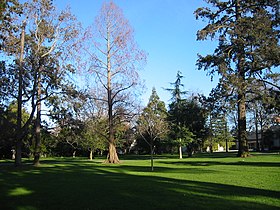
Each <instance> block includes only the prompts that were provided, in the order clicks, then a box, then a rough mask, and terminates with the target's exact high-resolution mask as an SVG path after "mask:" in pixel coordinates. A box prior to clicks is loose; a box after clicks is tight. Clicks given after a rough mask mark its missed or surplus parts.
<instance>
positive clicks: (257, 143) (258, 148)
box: [255, 108, 260, 151]
mask: <svg viewBox="0 0 280 210" xmlns="http://www.w3.org/2000/svg"><path fill="white" fill-rule="evenodd" d="M255 111H256V112H255V130H256V146H257V147H256V149H257V151H260V145H259V130H258V110H257V108H256V110H255Z"/></svg>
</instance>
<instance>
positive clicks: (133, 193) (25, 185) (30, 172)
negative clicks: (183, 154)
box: [0, 153, 280, 210]
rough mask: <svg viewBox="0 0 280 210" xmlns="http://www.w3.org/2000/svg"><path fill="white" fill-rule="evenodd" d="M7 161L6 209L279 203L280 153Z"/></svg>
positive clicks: (1, 176) (3, 174)
mask: <svg viewBox="0 0 280 210" xmlns="http://www.w3.org/2000/svg"><path fill="white" fill-rule="evenodd" d="M121 159H122V163H121V164H119V165H106V164H103V163H102V160H100V159H96V160H93V161H89V160H86V159H79V158H77V159H72V158H56V159H44V160H42V161H41V163H42V165H41V166H40V167H33V166H31V164H30V162H29V161H28V160H26V162H25V165H24V166H22V167H20V168H15V167H14V166H13V165H12V162H9V161H0V209H3V210H5V209H18V210H23V209H30V210H33V209H84V210H88V209H132V210H133V209H141V210H144V209H159V210H161V209H280V155H279V154H274V155H273V154H253V156H252V157H249V158H246V159H242V158H237V157H235V155H234V154H229V155H227V154H223V153H219V154H217V153H216V154H212V155H209V154H200V155H197V156H194V157H193V158H188V159H186V158H185V159H183V160H179V159H177V156H175V155H174V156H157V157H156V159H155V171H154V172H151V171H150V168H149V165H150V161H149V159H148V158H147V157H145V156H128V157H121Z"/></svg>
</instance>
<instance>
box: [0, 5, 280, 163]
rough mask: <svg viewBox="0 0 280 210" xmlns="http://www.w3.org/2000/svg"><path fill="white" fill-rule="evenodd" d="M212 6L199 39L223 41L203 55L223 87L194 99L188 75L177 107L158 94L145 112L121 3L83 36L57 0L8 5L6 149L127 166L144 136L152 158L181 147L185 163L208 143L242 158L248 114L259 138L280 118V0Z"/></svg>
mask: <svg viewBox="0 0 280 210" xmlns="http://www.w3.org/2000/svg"><path fill="white" fill-rule="evenodd" d="M206 2H207V3H208V4H210V5H211V7H209V8H207V7H205V8H198V9H197V10H196V11H195V15H196V18H203V19H206V20H208V24H207V25H206V26H205V27H204V28H203V29H201V30H200V31H198V33H197V39H198V40H205V39H207V38H211V39H214V40H216V42H217V48H216V49H215V51H214V52H213V54H211V55H206V56H202V55H199V57H198V60H197V66H198V69H203V70H206V71H208V73H209V75H210V76H211V77H213V76H214V75H218V76H220V80H219V84H218V85H217V87H216V88H214V89H213V90H212V92H211V94H210V95H209V97H205V96H202V95H199V94H197V95H196V96H194V95H193V96H189V97H186V95H187V92H186V91H184V90H182V88H183V84H182V74H181V73H180V72H178V73H177V76H176V81H175V82H174V83H171V85H172V88H170V89H167V91H169V92H171V95H172V99H171V103H170V104H169V106H168V110H167V109H166V107H165V104H164V103H163V102H162V101H160V99H159V97H158V95H157V93H156V90H155V89H153V91H152V95H151V97H150V100H149V103H148V105H147V106H146V107H145V108H144V109H141V108H140V107H141V106H140V102H139V101H138V100H137V99H138V98H139V97H138V96H139V94H140V93H141V86H142V84H141V80H140V78H139V76H138V70H139V69H141V68H142V67H143V65H144V64H145V62H146V53H145V52H144V51H143V50H141V49H139V48H138V45H137V43H136V42H135V40H134V36H133V29H132V28H131V26H130V25H129V23H128V20H127V19H126V18H125V17H124V15H123V13H122V11H121V9H120V8H118V6H117V5H115V4H114V3H113V2H109V3H104V4H103V6H102V8H101V10H100V13H99V15H97V16H96V19H95V22H94V24H93V25H92V26H90V27H88V28H86V29H83V28H82V26H81V24H80V23H79V22H78V21H77V20H76V18H75V16H74V15H73V14H72V13H71V11H70V9H68V8H67V9H65V10H63V11H59V10H57V8H56V7H55V6H54V4H53V1H52V0H28V1H24V2H22V1H18V0H6V1H1V4H0V7H1V10H0V12H1V14H0V25H1V29H0V30H1V36H0V53H1V58H2V59H1V65H0V69H1V75H0V76H1V77H0V114H1V115H0V125H1V133H2V134H3V135H2V136H1V139H0V151H4V150H5V151H9V150H14V151H15V164H16V165H20V164H21V157H22V153H23V151H22V149H23V148H25V149H26V148H28V149H27V150H26V151H28V153H32V156H33V157H34V164H35V165H38V164H39V159H40V155H42V151H43V150H45V151H46V152H47V151H49V150H51V151H52V152H53V151H56V150H59V148H61V147H65V145H67V148H68V149H69V148H71V149H72V150H73V151H72V153H73V155H74V154H75V151H76V150H84V151H88V152H89V154H90V155H89V156H90V157H91V158H92V156H93V153H94V152H95V151H97V150H98V151H99V152H103V151H106V152H107V154H108V155H107V162H108V163H118V162H119V158H118V153H117V148H121V149H122V151H128V150H130V149H131V144H132V143H133V142H134V139H137V143H138V145H141V139H142V141H143V142H146V143H147V144H146V145H147V146H148V150H149V152H150V153H151V155H153V154H154V153H155V152H160V151H169V152H170V151H172V148H177V149H178V151H179V154H180V157H182V147H183V146H184V147H185V148H186V149H187V152H188V155H191V154H192V153H193V151H194V150H202V149H203V148H204V147H205V145H207V146H209V148H210V150H211V151H212V147H213V145H214V144H215V143H217V142H221V141H222V142H225V144H226V148H227V149H228V147H229V142H230V141H231V140H232V138H233V136H236V137H237V139H238V141H239V144H238V145H239V148H238V149H239V153H238V154H239V156H246V155H247V154H248V148H247V145H246V142H247V141H246V132H247V130H248V129H247V128H248V126H247V125H248V123H249V122H248V121H247V120H246V117H248V116H249V115H250V116H253V118H252V119H253V125H254V130H255V131H256V132H258V129H261V130H263V128H264V126H265V125H266V124H269V123H271V121H270V122H268V121H267V119H271V118H268V117H267V116H272V115H274V116H275V115H279V111H280V108H279V104H280V103H279V100H280V99H279V91H280V87H279V85H278V82H279V77H280V76H279V73H276V72H274V70H275V68H277V67H278V66H279V63H280V47H279V24H280V21H279V17H280V16H279V2H278V1H277V0H269V1H257V0H251V1H245V0H227V1H216V0H215V1H214V0H207V1H206ZM77 72H79V73H80V75H85V76H86V77H87V79H88V81H89V84H88V86H87V87H86V88H85V90H83V89H82V88H81V87H78V86H77V82H76V81H75V79H74V78H77V75H76V73H77ZM46 110H47V111H46ZM246 110H247V111H246ZM45 115H46V116H47V117H48V118H47V119H48V121H49V122H48V124H47V123H44V121H43V120H42V119H46V118H44V117H42V116H45ZM229 119H231V122H230V123H229ZM265 119H266V120H265ZM50 121H52V123H51V124H50ZM229 124H232V125H234V126H233V129H232V131H231V134H230V131H229ZM44 125H46V126H44ZM28 145H29V146H28ZM49 153H51V152H49ZM56 154H59V152H56ZM61 155H62V154H61Z"/></svg>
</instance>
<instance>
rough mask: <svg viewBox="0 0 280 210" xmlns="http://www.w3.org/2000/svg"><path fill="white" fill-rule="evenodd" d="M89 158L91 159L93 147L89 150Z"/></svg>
mask: <svg viewBox="0 0 280 210" xmlns="http://www.w3.org/2000/svg"><path fill="white" fill-rule="evenodd" d="M89 159H90V160H92V159H93V149H90V150H89Z"/></svg>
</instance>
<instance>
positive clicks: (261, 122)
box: [260, 115, 264, 152]
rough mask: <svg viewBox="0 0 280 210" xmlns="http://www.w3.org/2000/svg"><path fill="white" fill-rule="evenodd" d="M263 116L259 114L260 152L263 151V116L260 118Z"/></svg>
mask: <svg viewBox="0 0 280 210" xmlns="http://www.w3.org/2000/svg"><path fill="white" fill-rule="evenodd" d="M262 117H263V116H262V115H260V119H261V121H260V124H261V139H260V140H261V151H262V152H264V138H263V118H262Z"/></svg>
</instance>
